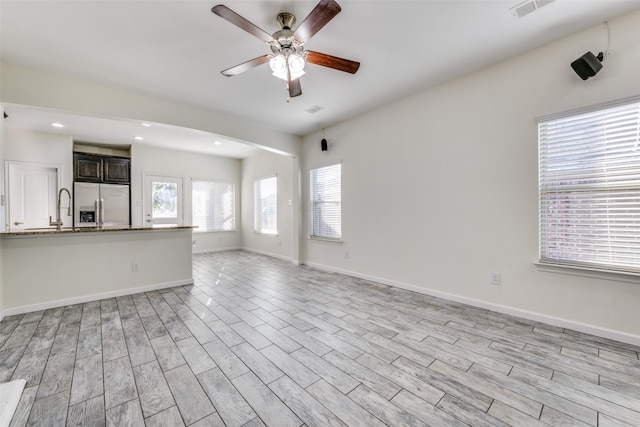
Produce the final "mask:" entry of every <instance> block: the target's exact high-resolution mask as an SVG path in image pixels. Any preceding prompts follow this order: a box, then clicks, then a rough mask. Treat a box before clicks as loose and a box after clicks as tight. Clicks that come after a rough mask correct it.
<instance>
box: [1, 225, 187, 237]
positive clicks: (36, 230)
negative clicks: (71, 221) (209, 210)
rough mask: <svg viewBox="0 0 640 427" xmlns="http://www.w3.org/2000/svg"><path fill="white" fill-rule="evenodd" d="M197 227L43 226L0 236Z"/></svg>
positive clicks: (4, 233) (8, 232) (9, 232)
mask: <svg viewBox="0 0 640 427" xmlns="http://www.w3.org/2000/svg"><path fill="white" fill-rule="evenodd" d="M194 228H197V227H196V226H193V225H177V226H176V225H174V226H169V227H62V230H58V229H56V228H55V227H43V228H27V229H24V230H18V231H7V232H3V233H0V237H11V236H45V235H46V236H49V235H61V234H76V233H83V234H84V233H111V232H122V231H163V230H164V231H166V230H181V229H194Z"/></svg>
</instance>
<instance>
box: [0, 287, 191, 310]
mask: <svg viewBox="0 0 640 427" xmlns="http://www.w3.org/2000/svg"><path fill="white" fill-rule="evenodd" d="M192 284H193V277H192V278H190V279H183V280H175V281H173V282H164V283H154V284H151V285H145V286H139V287H136V288H128V289H118V290H116V291H109V292H101V293H98V294H90V295H83V296H79V297H74V298H65V299H59V300H55V301H47V302H43V303H39V304H29V305H23V306H20V307H9V308H5V309H4V310H3V311H2V315H3V316H14V315H16V314H23V313H30V312H33V311H40V310H47V309H49V308H56V307H64V306H67V305H74V304H83V303H85V302H90V301H97V300H101V299H106V298H115V297H121V296H123V295H131V294H137V293H140V292H150V291H157V290H158V289H165V288H173V287H175V286H184V285H192Z"/></svg>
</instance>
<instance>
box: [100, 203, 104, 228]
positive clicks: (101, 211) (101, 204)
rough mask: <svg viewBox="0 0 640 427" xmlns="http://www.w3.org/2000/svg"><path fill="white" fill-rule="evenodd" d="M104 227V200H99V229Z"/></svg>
mask: <svg viewBox="0 0 640 427" xmlns="http://www.w3.org/2000/svg"><path fill="white" fill-rule="evenodd" d="M103 225H104V199H102V198H101V199H100V227H102V226H103Z"/></svg>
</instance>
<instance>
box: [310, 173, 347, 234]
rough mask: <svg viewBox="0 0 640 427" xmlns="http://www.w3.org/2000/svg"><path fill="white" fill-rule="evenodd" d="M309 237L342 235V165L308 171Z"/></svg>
mask: <svg viewBox="0 0 640 427" xmlns="http://www.w3.org/2000/svg"><path fill="white" fill-rule="evenodd" d="M309 181H310V193H309V194H310V201H311V206H310V209H309V210H310V214H311V218H310V224H311V227H310V228H311V230H310V232H311V237H322V238H326V239H340V238H341V237H342V207H341V205H342V166H341V165H340V164H337V165H332V166H327V167H323V168H318V169H312V170H311V171H309Z"/></svg>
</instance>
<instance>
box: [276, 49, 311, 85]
mask: <svg viewBox="0 0 640 427" xmlns="http://www.w3.org/2000/svg"><path fill="white" fill-rule="evenodd" d="M305 64H306V63H305V60H304V58H303V57H302V55H298V54H295V53H294V54H289V55H285V54H283V53H279V54H277V55H275V56H274V57H273V58H271V59H270V60H269V67H271V71H272V74H273V75H274V76H275V77H277V78H279V79H282V80H285V81H287V80H289V78H288V76H287V69H288V72H289V74H291V80H295V79H298V78H300V77H301V76H303V75H304V66H305Z"/></svg>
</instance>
